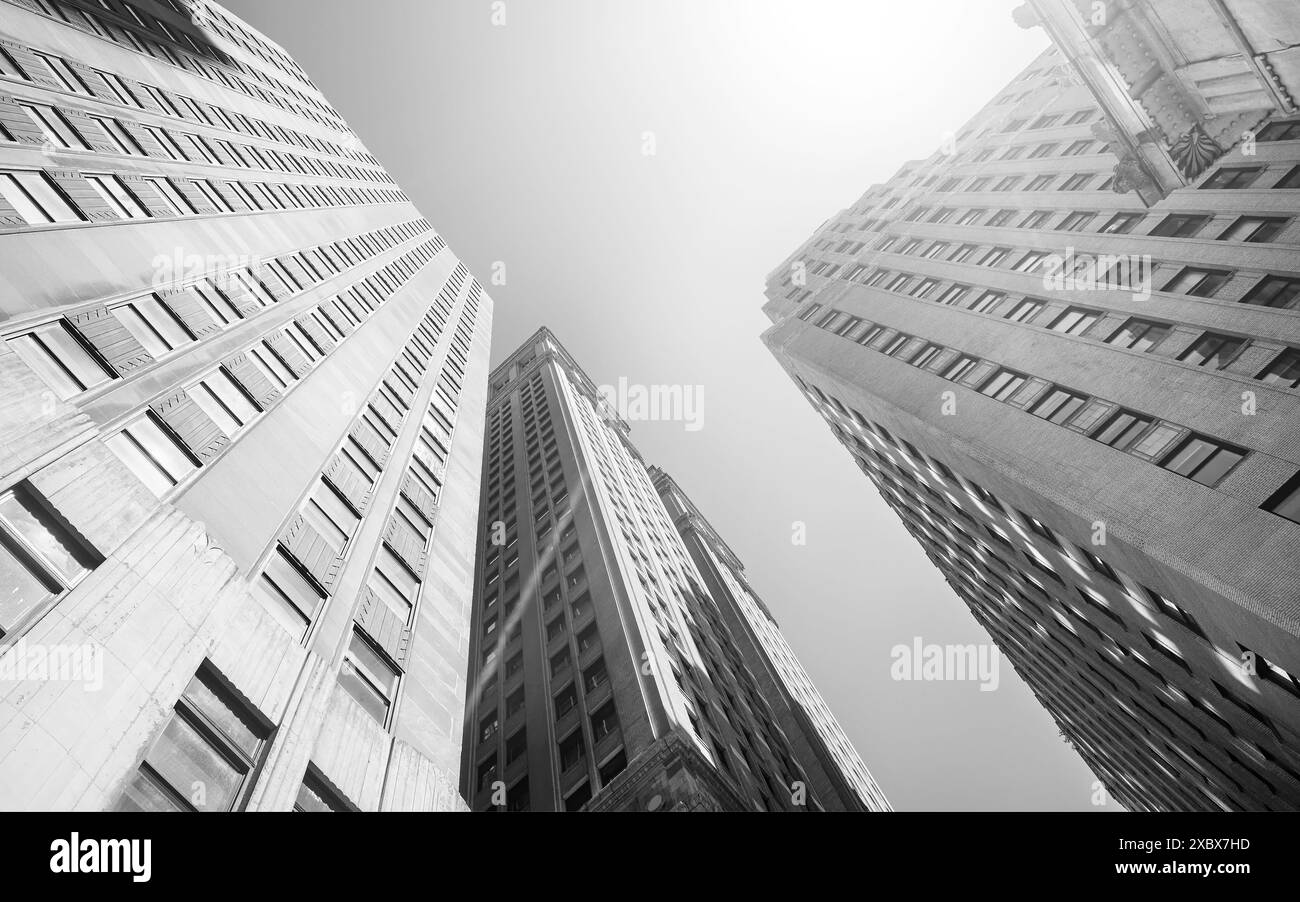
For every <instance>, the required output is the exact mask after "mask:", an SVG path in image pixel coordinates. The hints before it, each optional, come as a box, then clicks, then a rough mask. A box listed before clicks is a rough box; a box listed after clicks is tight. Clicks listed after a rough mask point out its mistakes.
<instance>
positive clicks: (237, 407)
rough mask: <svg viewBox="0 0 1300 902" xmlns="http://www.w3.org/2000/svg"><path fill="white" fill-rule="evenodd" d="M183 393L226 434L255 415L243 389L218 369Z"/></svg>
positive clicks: (230, 434) (255, 409)
mask: <svg viewBox="0 0 1300 902" xmlns="http://www.w3.org/2000/svg"><path fill="white" fill-rule="evenodd" d="M186 394H188V395H189V396H190V399H191V400H193V401H194V403H195V404H197V405H198V406H199V408H200V409H201V410H202V411H203V412H204V413H206V414H207V415H208V416H209V417H210V418H211V419H212V421H213V422H214V423H216V424H217V425H218V426H220V427H221V431H222V432H224V433H226V435H228V436H232V437H233V436H234V435H235V434H236V433H238V432H239V430H240V429H242V428H243V427H244V426H246V425H248V423H249V422H250V421H251V420H252V419H253V418H254V417H255V416H257V408H256V407H255V406H254V405H253V402H252V401H250V400H249V399H248V396H247V395H245V394H244V390H243V389H241V388H240V387H239V386H238V385H237V384H236V383H235V381H234V380H233V379H231V378H230V377H229V376H227V375H226V374H225V373H224V372H223V371H221V370H217V371H216V372H215V373H212V374H211V375H209V376H207V377H205V378H204V379H202V380H201V381H199V382H197V383H196V384H194V385H192V386H191V387H190V388H188V389H186Z"/></svg>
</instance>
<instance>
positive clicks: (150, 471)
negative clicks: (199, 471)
mask: <svg viewBox="0 0 1300 902" xmlns="http://www.w3.org/2000/svg"><path fill="white" fill-rule="evenodd" d="M104 441H105V444H107V445H108V447H109V448H110V449H111V450H112V451H113V453H115V454H116V455H117V456H118V457H120V458H121V459H122V462H123V463H125V464H126V465H127V466H128V467H129V468H130V469H131V471H132V472H133V473H135V475H136V476H138V477H139V478H140V481H141V482H143V483H144V484H145V485H147V486H148V487H149V488H150V489H151V490H152V491H153V493H154V494H156V495H158V496H159V497H161V496H162V495H164V494H166V493H167V492H168V491H169V490H171V488H172V487H173V486H175V485H176V484H177V483H179V482H180V481H181V480H182V479H184V478H185V477H186V476H188V475H189V474H190V473H191V472H192V471H194V470H195V469H196V468H197V467H198V464H197V463H195V461H194V459H193V458H192V457H191V456H190V454H189V452H188V451H186V450H184V449H183V448H182V447H181V446H180V444H178V443H177V442H176V441H175V439H173V438H172V437H171V433H170V432H168V431H167V430H166V429H164V428H163V426H162V423H161V422H160V421H159V420H158V419H157V418H156V417H155V416H154V414H153V413H152V412H149V413H146V414H145V415H144V416H142V417H140V418H139V419H137V420H135V421H134V422H132V423H130V424H128V425H127V426H126V427H124V428H123V429H122V430H121V431H120V432H118V433H116V434H114V435H111V436H109V437H108V438H106V439H105V440H104Z"/></svg>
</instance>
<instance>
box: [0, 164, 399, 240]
mask: <svg viewBox="0 0 1300 902" xmlns="http://www.w3.org/2000/svg"><path fill="white" fill-rule="evenodd" d="M404 200H405V196H404V195H402V194H401V193H400V192H397V191H389V190H387V189H383V190H380V189H374V188H351V187H348V188H343V187H339V186H335V185H309V184H288V183H274V182H242V181H228V180H222V179H191V178H179V177H170V178H165V177H163V176H141V175H135V174H129V175H124V174H114V173H109V172H104V173H81V172H78V171H76V170H70V169H59V170H54V169H49V170H41V169H0V228H13V227H23V226H42V225H50V224H53V223H63V222H106V221H117V220H127V219H151V218H166V217H173V216H196V215H209V214H213V213H246V212H258V211H263V210H294V209H298V210H304V209H312V208H316V207H338V206H347V205H352V204H392V203H400V202H402V201H404Z"/></svg>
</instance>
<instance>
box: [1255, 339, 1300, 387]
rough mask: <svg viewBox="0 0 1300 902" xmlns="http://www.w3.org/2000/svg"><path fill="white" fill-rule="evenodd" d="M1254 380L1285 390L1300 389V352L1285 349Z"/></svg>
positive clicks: (1293, 349) (1294, 349)
mask: <svg viewBox="0 0 1300 902" xmlns="http://www.w3.org/2000/svg"><path fill="white" fill-rule="evenodd" d="M1255 378H1256V379H1258V380H1260V381H1261V382H1268V383H1270V384H1273V385H1281V386H1284V387H1286V388H1300V350H1297V349H1296V348H1287V349H1286V350H1285V351H1283V352H1282V353H1281V354H1279V355H1277V357H1276V358H1275V359H1274V360H1273V362H1272V363H1270V364H1269V365H1268V366H1266V367H1264V369H1263V370H1262V371H1261V372H1260V374H1259V375H1258V376H1256V377H1255Z"/></svg>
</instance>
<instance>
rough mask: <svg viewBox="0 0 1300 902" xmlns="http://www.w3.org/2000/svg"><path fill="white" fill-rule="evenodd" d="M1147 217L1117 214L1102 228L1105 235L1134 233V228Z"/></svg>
mask: <svg viewBox="0 0 1300 902" xmlns="http://www.w3.org/2000/svg"><path fill="white" fill-rule="evenodd" d="M1145 218H1146V217H1145V216H1144V215H1143V214H1142V213H1116V214H1115V215H1114V216H1112V217H1111V218H1110V219H1109V220H1108V221H1107V222H1106V224H1105V225H1104V226H1102V227H1101V234H1103V235H1124V234H1127V233H1129V232H1131V231H1133V228H1134V226H1136V225H1137V224H1138V223H1139V222H1141V221H1142V220H1143V219H1145Z"/></svg>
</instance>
